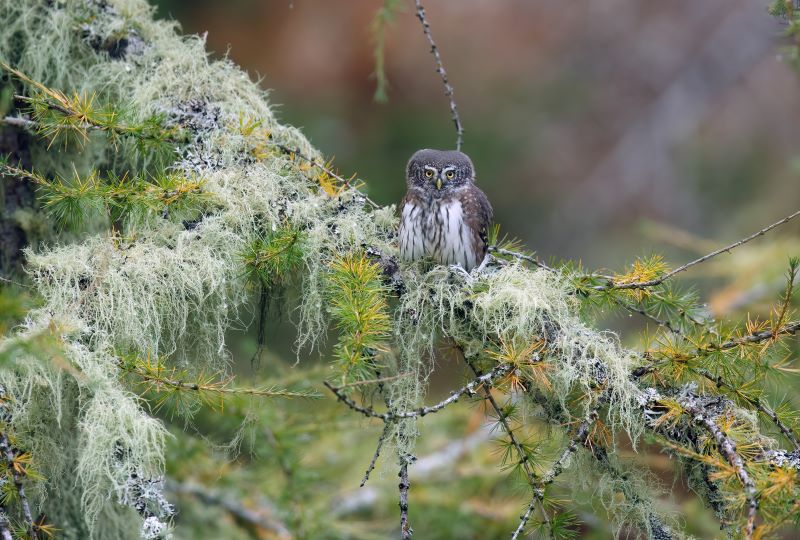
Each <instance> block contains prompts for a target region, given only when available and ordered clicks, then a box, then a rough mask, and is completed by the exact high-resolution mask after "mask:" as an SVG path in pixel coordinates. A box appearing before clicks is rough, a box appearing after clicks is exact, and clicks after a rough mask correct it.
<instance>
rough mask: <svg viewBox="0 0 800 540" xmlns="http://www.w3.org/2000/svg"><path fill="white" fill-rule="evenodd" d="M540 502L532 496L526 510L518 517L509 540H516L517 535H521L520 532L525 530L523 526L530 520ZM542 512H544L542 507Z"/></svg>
mask: <svg viewBox="0 0 800 540" xmlns="http://www.w3.org/2000/svg"><path fill="white" fill-rule="evenodd" d="M540 502H541V500H540V499H539V498H538V497H536V496H534V497H533V498H532V499H531V502H530V503H528V508H527V509H526V510H525V513H524V514H522V515H521V516H520V517H519V525H517V528H516V529H515V530H514V533H513V534H512V535H511V540H517V539H518V538H519V535H520V534H522V532H523V531H524V530H525V525H527V524H528V521H529V520H530V519H531V515H532V514H533V511H534V510H535V509H536V505H537V503H540ZM542 512H544V505H543V506H542Z"/></svg>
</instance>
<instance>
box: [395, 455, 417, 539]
mask: <svg viewBox="0 0 800 540" xmlns="http://www.w3.org/2000/svg"><path fill="white" fill-rule="evenodd" d="M415 459H416V458H414V456H412V455H410V454H405V455H401V456H400V472H399V473H398V475H397V476H399V477H400V484H399V486H398V487H399V488H400V538H402V540H409V539H410V538H411V535H412V534H414V530H413V529H412V528H411V525H410V524H409V523H408V490H409V488H410V487H411V482H410V481H409V479H408V466H409V464H410V463H413V462H414V460H415Z"/></svg>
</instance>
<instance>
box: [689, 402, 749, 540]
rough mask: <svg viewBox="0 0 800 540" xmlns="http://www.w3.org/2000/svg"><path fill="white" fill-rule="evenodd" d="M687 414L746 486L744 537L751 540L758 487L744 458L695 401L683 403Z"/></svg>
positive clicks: (733, 443)
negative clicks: (703, 429)
mask: <svg viewBox="0 0 800 540" xmlns="http://www.w3.org/2000/svg"><path fill="white" fill-rule="evenodd" d="M682 405H683V407H684V409H686V412H687V413H689V414H690V415H691V416H692V418H693V420H694V422H696V423H698V424H701V425H702V426H703V427H705V429H706V430H707V431H708V432H709V433H710V434H711V435H712V437H714V441H715V442H716V443H717V450H719V453H720V454H722V456H723V457H724V458H725V459H726V460H727V461H728V463H729V464H730V465H731V467H733V468H734V470H735V471H736V475H737V476H738V477H739V480H741V482H742V485H743V486H744V491H745V497H746V499H747V525H746V526H745V530H744V537H745V539H746V540H750V538H752V535H753V528H754V526H755V520H756V509H757V508H758V495H757V492H756V485H755V482H754V481H753V479H752V478H750V474H749V473H748V472H747V469H746V468H745V466H744V462H742V458H741V457H739V454H737V453H736V443H735V442H734V441H733V440H732V439H731V438H729V437H728V436H726V435H725V434H724V433H723V432H722V430H721V429H720V427H719V426H718V425H717V424H716V422H714V419H713V418H712V417H711V416H710V415H708V413H707V411H706V410H705V409H704V408H702V407H700V406H698V404H697V403H696V401H694V400H685V401H684V402H683V403H682Z"/></svg>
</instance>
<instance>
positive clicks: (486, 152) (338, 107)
mask: <svg viewBox="0 0 800 540" xmlns="http://www.w3.org/2000/svg"><path fill="white" fill-rule="evenodd" d="M157 4H158V5H159V12H160V14H162V15H163V16H164V17H171V18H175V19H177V20H178V21H180V23H181V25H182V28H183V31H185V32H188V33H203V32H208V48H209V49H210V50H211V51H214V54H215V55H216V56H223V55H225V54H227V55H228V56H229V57H230V58H231V59H232V60H233V61H235V62H236V63H238V64H240V65H241V66H243V67H244V68H245V69H247V70H248V71H249V72H250V73H251V74H252V76H254V77H258V76H261V77H263V78H264V80H263V85H264V86H265V87H267V88H270V89H272V101H273V103H275V104H276V105H279V107H278V108H277V112H278V115H279V117H280V118H281V120H282V121H284V122H288V123H291V124H294V125H297V126H299V127H301V128H302V129H303V130H304V131H305V133H306V134H307V135H308V136H309V137H310V138H311V140H312V142H313V143H314V144H315V145H316V146H317V147H318V148H320V149H321V150H322V151H323V152H324V153H326V154H327V155H329V156H335V157H336V163H337V164H338V166H339V168H340V169H341V170H342V171H343V172H346V173H352V172H358V173H359V175H360V176H361V177H363V178H364V179H365V180H366V181H367V182H368V190H369V192H370V194H371V195H373V196H374V198H375V199H377V200H378V201H380V202H384V203H388V202H395V201H397V200H399V199H400V197H401V196H402V194H403V192H404V183H403V168H404V165H405V162H406V160H407V159H408V156H410V155H411V153H412V152H413V151H414V150H416V149H417V148H420V147H451V146H453V145H454V141H455V137H454V131H453V128H452V124H451V122H450V119H449V112H448V108H447V103H446V100H445V98H444V96H443V93H442V87H441V83H440V81H439V79H438V76H437V75H436V73H434V66H433V60H432V57H431V56H430V55H429V54H428V46H427V43H426V42H425V40H424V37H423V35H422V32H421V28H420V25H419V23H418V21H417V20H416V18H415V16H414V9H413V2H410V1H409V2H407V3H404V4H405V7H404V9H403V10H402V11H401V12H400V13H398V15H397V18H396V21H395V24H394V25H393V26H392V27H390V28H389V29H388V34H387V47H386V59H387V73H388V76H389V80H390V83H391V89H390V100H389V102H388V103H386V104H378V103H375V102H374V101H373V99H372V95H373V91H374V87H375V82H374V80H373V79H371V73H372V71H373V66H374V64H373V58H372V54H373V50H374V49H373V42H372V39H371V35H370V31H369V25H370V21H371V19H372V17H373V16H374V14H375V11H376V10H377V9H378V7H380V6H381V5H382V1H380V0H360V1H353V0H295V1H294V2H291V3H290V2H289V1H288V0H229V1H226V2H214V1H210V0H206V1H197V0H193V1H180V0H161V1H160V2H157ZM766 7H767V6H766V2H762V1H744V0H739V1H733V0H704V1H703V2H697V1H691V0H677V1H673V2H644V1H641V0H640V1H635V0H598V1H594V2H579V3H569V2H566V3H565V2H557V1H555V0H496V1H492V2H487V1H482V0H438V1H436V0H430V1H428V2H427V3H426V8H427V11H428V16H429V20H430V23H431V25H432V29H433V33H434V36H435V38H436V39H437V41H438V45H439V47H440V49H441V51H442V56H443V60H444V62H445V66H446V68H447V70H448V72H449V75H450V80H451V82H452V83H453V85H454V86H455V89H456V98H457V102H458V105H459V108H460V112H461V116H462V120H463V122H464V125H465V128H466V135H465V137H466V138H465V145H464V150H465V151H466V152H467V153H468V154H470V155H471V156H472V157H473V160H474V161H475V164H476V167H477V170H478V175H479V183H480V185H481V186H482V187H483V188H484V189H485V191H486V192H487V193H488V194H489V197H490V199H491V200H492V203H493V204H494V206H495V214H496V218H497V220H498V221H499V222H500V223H502V225H503V228H504V230H505V231H506V232H507V233H509V234H510V235H513V236H516V237H519V238H521V239H522V240H524V241H525V242H526V243H527V244H528V245H529V246H530V247H531V248H533V249H536V250H537V251H538V252H539V253H540V255H542V256H543V257H545V258H550V257H556V258H573V259H575V258H577V259H581V260H583V262H584V263H586V264H587V265H589V266H592V267H611V268H620V267H621V266H622V265H623V264H624V263H626V262H630V261H631V260H632V259H633V258H634V257H635V256H637V255H642V254H649V253H652V252H658V253H665V254H666V255H667V256H668V258H670V259H671V260H676V261H682V260H683V259H684V258H686V257H687V256H688V254H687V253H686V252H685V251H677V249H678V248H681V247H682V248H687V247H688V248H690V249H693V248H694V247H696V246H695V245H694V244H693V243H692V242H691V241H689V240H687V239H682V238H680V237H677V236H676V235H675V234H674V232H673V231H671V230H670V229H664V228H661V227H655V228H654V227H646V226H643V225H647V224H648V223H649V222H657V223H662V224H668V225H669V226H671V227H674V228H676V229H678V230H680V231H687V232H690V233H692V234H694V235H696V236H697V237H699V238H695V239H694V240H699V239H703V238H705V239H715V240H717V241H719V242H723V241H729V240H733V239H735V238H737V237H738V236H741V235H743V234H745V233H747V232H750V231H752V230H756V229H757V228H759V226H760V225H762V224H767V223H770V222H772V221H774V220H775V219H777V218H778V217H780V216H782V215H783V214H785V213H787V212H788V211H789V210H790V209H791V208H792V207H793V206H794V205H796V204H797V202H798V200H800V197H799V196H798V195H797V189H796V186H797V182H798V172H799V171H800V163H798V162H797V161H796V160H795V159H794V151H795V148H796V144H797V141H798V140H800V122H797V121H796V120H795V119H796V118H798V115H800V91H799V90H800V81H798V77H797V75H796V73H795V72H794V71H793V69H792V67H791V66H789V65H786V64H785V63H784V62H783V61H782V59H781V57H780V48H781V45H782V41H781V33H782V30H783V27H782V23H781V22H780V21H777V20H775V19H773V18H772V17H770V16H769V15H768V14H767V12H766ZM773 218H775V219H773ZM689 239H690V240H691V239H692V238H691V237H689Z"/></svg>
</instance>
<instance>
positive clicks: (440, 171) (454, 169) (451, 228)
mask: <svg viewBox="0 0 800 540" xmlns="http://www.w3.org/2000/svg"><path fill="white" fill-rule="evenodd" d="M406 183H407V185H408V191H407V192H406V196H405V197H404V198H403V202H402V203H401V205H400V212H401V214H400V232H399V236H400V256H401V258H402V259H404V260H406V261H415V260H417V259H420V258H422V257H426V256H427V257H430V258H432V259H433V260H434V261H436V262H437V263H440V264H446V265H456V264H457V265H460V266H461V267H462V268H464V270H466V271H470V270H472V269H473V268H474V267H476V266H479V265H481V264H482V262H483V260H484V257H485V256H486V251H487V249H488V243H487V232H488V230H489V224H490V223H491V221H492V205H491V204H489V199H487V198H486V195H485V194H484V193H483V191H481V190H480V189H478V187H477V186H476V185H475V168H474V167H473V165H472V161H471V160H470V159H469V156H467V155H466V154H464V153H462V152H458V151H448V150H429V149H425V150H419V151H418V152H416V153H415V154H414V155H413V156H411V159H410V160H409V162H408V166H407V167H406Z"/></svg>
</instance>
